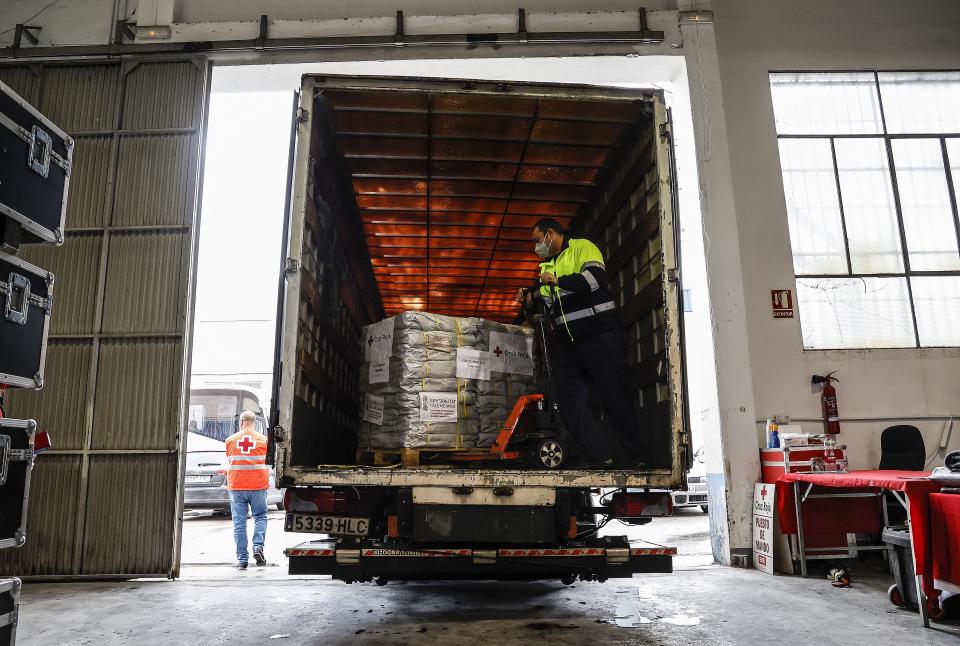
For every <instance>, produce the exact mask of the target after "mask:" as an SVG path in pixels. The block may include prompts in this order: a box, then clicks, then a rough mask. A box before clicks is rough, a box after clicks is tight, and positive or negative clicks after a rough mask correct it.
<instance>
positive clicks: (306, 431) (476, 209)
mask: <svg viewBox="0 0 960 646" xmlns="http://www.w3.org/2000/svg"><path fill="white" fill-rule="evenodd" d="M311 119H312V129H311V134H312V136H311V142H310V146H311V163H310V170H309V182H310V185H309V189H310V193H311V194H312V198H313V199H312V200H308V202H307V208H306V218H305V219H306V221H305V226H304V242H303V256H302V268H301V275H302V287H301V297H300V301H301V302H300V314H299V316H300V336H299V338H298V347H297V356H298V361H299V370H298V376H297V384H296V401H295V405H294V418H293V425H294V427H295V428H296V429H297V432H295V433H293V434H292V437H291V439H292V447H291V448H292V452H291V453H292V454H291V461H292V463H293V464H294V465H302V466H308V465H318V464H352V463H354V461H355V449H356V429H357V425H358V422H359V419H358V415H359V411H360V402H359V391H358V370H359V367H360V363H361V359H362V350H361V344H360V331H361V327H362V326H363V325H367V324H369V323H371V322H374V321H377V320H380V319H381V318H383V317H384V316H389V315H393V314H396V313H398V312H402V311H406V310H411V309H421V310H424V311H430V312H436V313H440V314H450V315H456V316H481V317H484V318H490V319H493V320H499V321H503V322H512V320H513V319H514V317H515V316H516V314H517V306H516V304H515V303H514V302H513V297H514V294H515V293H516V291H517V288H519V287H524V286H529V285H530V284H531V283H532V281H533V280H534V278H535V275H536V270H537V260H536V257H535V256H534V255H533V253H532V242H531V240H530V227H531V226H532V225H533V224H534V223H535V222H536V221H537V220H538V219H539V218H540V217H544V216H549V217H554V218H556V219H557V220H559V221H560V222H561V223H562V224H563V225H565V226H567V225H569V226H571V227H572V228H573V230H574V233H575V235H584V234H586V236H587V237H589V238H590V239H591V240H593V241H594V242H596V243H597V244H598V246H599V247H600V248H601V250H602V251H603V252H604V255H605V257H606V258H607V270H608V274H609V276H610V279H611V284H612V286H613V289H614V291H615V294H616V298H617V302H618V306H619V308H620V312H621V316H622V318H623V321H624V325H625V333H626V338H627V343H628V346H629V348H628V353H629V355H630V365H631V367H632V370H633V374H634V378H635V380H636V382H637V384H638V386H639V392H638V404H639V405H640V406H641V411H642V425H643V428H644V429H646V432H647V433H648V434H649V436H650V437H651V438H654V439H653V443H654V445H655V447H656V458H655V461H656V464H655V465H654V466H663V467H667V468H669V466H670V463H671V459H670V451H671V448H672V441H673V438H672V433H671V429H670V419H671V416H670V407H669V400H670V392H669V386H668V382H667V375H668V374H669V371H668V370H667V369H666V365H667V363H666V350H665V343H664V335H665V326H664V307H663V299H664V294H663V288H662V284H661V274H662V266H663V262H662V254H661V249H660V229H659V217H660V208H659V199H660V193H659V191H660V183H659V177H658V171H657V163H656V161H657V160H656V145H655V144H656V142H655V138H654V128H653V127H652V123H653V120H652V117H651V110H650V104H649V103H648V102H644V101H641V100H637V101H634V102H628V101H599V100H563V99H554V98H543V97H541V98H534V97H525V96H516V95H512V96H511V95H509V94H504V95H502V96H501V95H489V94H471V93H462V94H460V93H453V94H449V93H448V94H442V93H432V92H428V91H422V90H415V89H411V90H407V91H370V90H353V89H335V88H321V89H318V91H317V93H316V96H315V98H314V102H313V114H312V115H311Z"/></svg>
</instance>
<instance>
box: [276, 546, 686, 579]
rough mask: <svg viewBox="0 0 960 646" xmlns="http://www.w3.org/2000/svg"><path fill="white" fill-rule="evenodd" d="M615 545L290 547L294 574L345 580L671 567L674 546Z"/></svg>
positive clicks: (603, 573) (589, 575) (609, 573)
mask: <svg viewBox="0 0 960 646" xmlns="http://www.w3.org/2000/svg"><path fill="white" fill-rule="evenodd" d="M615 545H616V546H614V547H611V546H607V545H605V546H596V545H582V546H571V545H567V546H563V547H557V548H544V547H529V548H525V547H510V548H501V549H480V548H477V549H474V548H449V547H443V548H400V547H395V546H383V545H377V544H368V545H363V546H359V547H358V546H350V547H349V548H344V547H341V546H338V545H337V543H336V542H335V541H310V542H307V543H302V544H300V545H298V546H296V547H291V548H289V549H287V550H286V555H287V557H288V559H289V564H290V565H289V568H290V569H289V573H290V574H311V575H315V574H320V575H324V574H326V575H330V576H332V577H333V578H334V579H337V580H341V581H345V582H347V583H354V582H366V581H372V580H377V581H378V582H379V583H383V582H385V581H388V580H396V581H411V580H469V579H474V580H477V579H487V580H489V579H495V580H522V581H535V580H542V579H561V580H567V581H570V582H572V580H573V579H574V578H580V579H581V580H584V581H605V580H606V579H614V578H630V577H632V576H633V575H634V574H640V573H670V572H672V571H673V557H674V556H675V555H676V553H677V550H676V548H674V547H661V546H657V545H649V544H644V543H640V544H638V543H626V542H623V543H619V542H617V543H615Z"/></svg>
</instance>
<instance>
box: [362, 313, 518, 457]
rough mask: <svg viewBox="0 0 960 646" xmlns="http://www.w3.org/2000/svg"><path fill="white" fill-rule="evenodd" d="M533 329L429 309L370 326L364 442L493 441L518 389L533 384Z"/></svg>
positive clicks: (444, 444) (434, 444)
mask: <svg viewBox="0 0 960 646" xmlns="http://www.w3.org/2000/svg"><path fill="white" fill-rule="evenodd" d="M491 333H493V334H492V335H491ZM530 335H531V333H530V331H529V330H524V329H523V328H521V327H519V326H515V325H504V324H500V323H494V322H491V321H484V320H482V319H479V318H472V317H467V318H458V317H451V316H442V315H438V314H428V313H425V312H404V313H403V314H398V315H397V316H394V317H391V318H388V319H385V320H383V321H380V322H379V323H375V324H373V325H369V326H366V327H365V328H364V333H363V337H362V339H363V343H364V363H363V366H362V367H361V378H360V394H361V397H360V400H361V401H360V405H361V411H360V417H361V422H360V432H359V446H360V448H372V449H398V448H435V449H440V448H443V449H469V448H475V447H477V446H488V445H489V444H491V443H492V442H493V440H494V439H495V438H496V435H497V433H498V432H499V429H500V427H501V426H502V424H503V421H504V420H505V419H506V417H507V415H509V411H510V409H511V408H512V407H513V404H514V402H516V399H517V397H518V396H519V395H520V394H523V393H525V392H530V391H532V390H533V387H534V386H533V384H534V377H533V358H532V345H533V344H532V337H531V336H530ZM491 341H492V343H493V347H491ZM527 373H529V374H527Z"/></svg>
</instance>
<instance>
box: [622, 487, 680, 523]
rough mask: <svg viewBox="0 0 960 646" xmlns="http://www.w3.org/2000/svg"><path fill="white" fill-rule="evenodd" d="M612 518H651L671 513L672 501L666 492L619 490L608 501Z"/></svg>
mask: <svg viewBox="0 0 960 646" xmlns="http://www.w3.org/2000/svg"><path fill="white" fill-rule="evenodd" d="M610 506H612V507H613V517H614V518H652V517H654V516H669V515H670V514H672V513H673V501H672V500H671V498H670V494H669V493H668V492H662V493H653V492H649V493H647V492H643V493H641V492H637V493H631V492H620V493H615V494H613V499H612V500H611V502H610Z"/></svg>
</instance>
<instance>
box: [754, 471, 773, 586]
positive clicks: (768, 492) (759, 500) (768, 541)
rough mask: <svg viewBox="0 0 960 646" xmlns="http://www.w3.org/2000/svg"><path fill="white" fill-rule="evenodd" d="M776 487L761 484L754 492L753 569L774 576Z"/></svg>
mask: <svg viewBox="0 0 960 646" xmlns="http://www.w3.org/2000/svg"><path fill="white" fill-rule="evenodd" d="M776 495H777V488H776V485H772V484H764V483H762V482H761V483H759V484H757V485H756V486H755V487H754V490H753V567H755V568H757V569H758V570H760V571H762V572H766V573H767V574H773V540H774V532H773V507H774V501H775V500H776Z"/></svg>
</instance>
